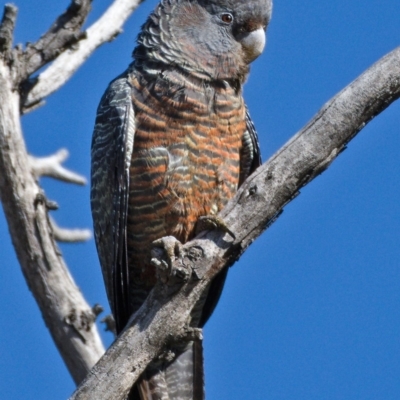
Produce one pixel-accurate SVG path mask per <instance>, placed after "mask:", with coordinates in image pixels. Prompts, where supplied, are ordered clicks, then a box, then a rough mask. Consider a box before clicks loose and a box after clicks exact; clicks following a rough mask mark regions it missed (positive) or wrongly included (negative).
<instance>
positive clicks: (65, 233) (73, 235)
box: [49, 217, 92, 243]
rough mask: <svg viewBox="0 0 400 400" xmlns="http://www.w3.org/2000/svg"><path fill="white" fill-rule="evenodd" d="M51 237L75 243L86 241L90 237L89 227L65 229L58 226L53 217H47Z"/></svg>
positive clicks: (59, 240) (58, 240)
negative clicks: (51, 232) (51, 233)
mask: <svg viewBox="0 0 400 400" xmlns="http://www.w3.org/2000/svg"><path fill="white" fill-rule="evenodd" d="M49 220H50V225H51V229H52V231H53V237H54V239H55V240H56V241H57V242H64V243H77V242H86V241H87V240H89V239H90V238H91V237H92V232H91V231H90V229H65V228H60V227H59V226H58V225H57V223H56V222H55V221H54V219H53V218H51V217H49Z"/></svg>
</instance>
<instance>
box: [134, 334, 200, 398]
mask: <svg viewBox="0 0 400 400" xmlns="http://www.w3.org/2000/svg"><path fill="white" fill-rule="evenodd" d="M139 393H140V395H139ZM128 400H204V369H203V345H202V342H201V341H196V342H191V343H189V344H188V346H187V347H186V349H185V350H184V351H183V352H182V353H181V354H179V355H178V357H176V358H175V360H174V361H172V362H171V363H168V364H167V363H166V364H163V365H157V366H152V365H150V366H149V367H148V368H147V369H146V371H145V372H144V373H143V375H142V376H141V378H140V380H139V382H138V384H137V385H135V386H134V387H133V388H132V390H131V393H130V394H129V398H128Z"/></svg>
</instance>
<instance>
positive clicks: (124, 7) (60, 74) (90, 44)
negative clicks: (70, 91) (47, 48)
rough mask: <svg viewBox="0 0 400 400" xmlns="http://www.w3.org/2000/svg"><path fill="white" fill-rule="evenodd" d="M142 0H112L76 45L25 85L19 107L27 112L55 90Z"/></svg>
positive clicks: (118, 28) (118, 29) (111, 36)
mask: <svg viewBox="0 0 400 400" xmlns="http://www.w3.org/2000/svg"><path fill="white" fill-rule="evenodd" d="M141 2H142V0H115V1H114V2H113V3H112V4H111V6H110V7H109V8H108V9H107V11H106V12H105V13H104V14H103V15H102V17H101V18H100V19H98V20H97V21H96V22H95V23H94V24H93V25H92V26H90V27H89V28H88V29H87V31H86V38H84V39H82V40H80V42H79V46H76V47H75V48H72V49H71V48H69V49H68V50H67V51H65V52H63V53H62V54H60V55H59V57H58V58H57V60H55V61H54V62H53V63H52V64H51V65H50V66H49V67H48V68H47V69H46V70H44V71H43V72H42V73H41V74H40V75H39V76H38V77H37V78H36V79H35V81H34V82H32V83H33V85H32V86H31V87H30V88H29V92H27V96H26V98H25V99H24V101H23V103H22V106H21V109H22V110H23V112H28V111H30V109H31V107H34V106H35V105H36V104H38V103H40V102H41V101H42V100H43V99H44V98H45V97H47V96H48V95H50V94H51V93H53V92H55V91H56V90H58V89H59V88H60V87H61V86H62V85H64V84H65V82H66V81H67V80H68V79H69V78H70V77H71V76H72V75H73V74H74V72H75V71H76V70H77V69H78V68H79V67H80V66H81V65H82V64H83V63H84V62H85V61H86V60H87V58H88V57H89V56H90V55H91V54H92V53H93V52H94V51H95V50H96V49H97V48H98V47H99V46H101V45H102V44H104V43H105V42H109V41H111V40H113V39H114V38H115V37H116V36H117V35H118V34H119V33H121V31H122V26H123V24H124V23H125V21H126V20H127V19H128V17H129V16H130V15H131V14H132V13H133V12H134V11H135V9H136V8H137V7H138V5H139V4H140V3H141Z"/></svg>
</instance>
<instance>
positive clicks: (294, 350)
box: [0, 0, 400, 400]
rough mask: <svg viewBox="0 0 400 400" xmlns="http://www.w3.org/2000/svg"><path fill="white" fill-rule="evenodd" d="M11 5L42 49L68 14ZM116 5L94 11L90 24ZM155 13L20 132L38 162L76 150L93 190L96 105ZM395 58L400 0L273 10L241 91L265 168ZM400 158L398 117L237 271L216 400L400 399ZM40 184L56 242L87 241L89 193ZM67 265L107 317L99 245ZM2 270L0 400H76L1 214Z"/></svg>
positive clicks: (288, 215)
mask: <svg viewBox="0 0 400 400" xmlns="http://www.w3.org/2000/svg"><path fill="white" fill-rule="evenodd" d="M15 2H16V4H17V6H18V7H19V8H20V11H19V18H18V23H17V29H16V41H17V42H26V41H35V40H36V39H37V38H38V37H39V35H40V34H42V33H43V32H44V31H45V30H46V29H47V28H48V26H49V25H50V23H52V21H53V20H54V18H55V17H56V16H57V15H58V14H59V13H60V12H61V11H63V10H64V9H65V8H66V6H67V5H68V1H67V0H65V1H57V2H55V1H52V0H36V1H31V0H16V1H15ZM108 4H109V1H105V0H95V1H94V3H93V13H92V15H91V17H90V21H93V20H94V19H95V18H96V17H98V16H99V15H100V14H101V13H102V12H103V11H104V9H105V8H106V7H107V5H108ZM155 4H156V2H155V1H153V0H152V1H147V2H145V3H144V4H143V5H142V6H141V8H140V10H138V11H137V12H136V13H135V14H134V15H133V17H132V18H131V19H130V20H129V22H128V24H127V25H126V26H125V29H124V33H123V34H122V35H121V36H120V37H118V38H117V40H115V41H114V42H112V43H111V44H107V45H105V46H103V47H102V48H101V49H99V50H98V51H97V52H96V53H95V54H94V55H93V56H92V57H91V58H90V60H89V61H88V62H87V63H86V64H85V65H84V66H83V67H82V68H81V69H80V70H79V71H78V73H77V74H76V75H75V76H74V77H73V78H72V79H71V80H70V81H69V82H68V83H67V85H65V86H64V87H63V88H62V89H61V90H59V91H58V92H57V93H56V94H55V95H53V96H51V97H50V98H49V99H48V101H47V105H46V106H44V107H42V108H41V109H39V110H37V111H35V112H33V113H32V114H29V115H27V116H25V117H24V118H23V128H24V131H25V137H26V141H27V145H28V149H29V151H30V152H31V153H33V154H34V155H42V156H43V155H47V154H50V153H53V152H55V151H56V150H58V149H59V148H61V147H67V148H68V149H69V150H70V152H71V157H70V159H69V160H68V161H67V163H66V165H67V166H68V167H69V168H71V169H73V170H75V171H77V172H79V173H81V174H84V175H85V176H87V177H88V176H89V165H90V160H89V154H90V141H91V132H92V128H93V121H94V117H95V111H96V107H97V104H98V102H99V99H100V97H101V95H102V93H103V91H104V90H105V88H106V86H107V84H108V82H109V81H110V80H111V79H112V78H114V77H115V76H116V75H117V74H119V73H120V72H122V71H123V70H124V69H125V68H126V66H127V65H128V63H129V62H130V60H131V58H130V55H131V52H132V49H133V47H134V42H135V38H136V35H137V32H138V29H139V27H140V25H141V24H142V23H143V22H144V20H145V18H146V16H147V15H148V13H149V12H150V11H151V10H152V9H153V8H154V6H155ZM90 21H89V22H90ZM399 45H400V2H399V0H385V1H378V0H365V1H363V2H356V1H354V2H349V1H345V0H335V1H331V0H329V1H327V0H326V1H311V0H308V1H307V0H304V1H301V2H299V1H296V0H275V4H274V13H273V18H272V22H271V25H270V27H269V31H268V44H267V48H266V52H265V53H264V54H263V55H262V57H260V59H259V60H257V61H256V62H255V63H254V65H253V67H252V71H251V76H250V79H249V81H248V83H247V84H246V87H245V97H246V99H247V103H248V105H249V108H250V111H251V114H252V117H253V119H254V121H255V124H256V127H257V129H258V131H259V135H260V141H261V148H262V153H263V158H264V160H266V159H268V158H269V157H270V156H271V155H272V154H273V153H274V152H275V151H277V150H278V149H279V148H280V146H282V145H283V144H284V143H285V142H286V141H287V140H288V139H289V138H290V137H291V136H292V135H293V134H294V133H295V132H296V131H297V130H299V129H300V128H301V127H302V126H303V125H304V124H305V123H306V122H307V121H308V120H309V119H310V118H311V117H312V116H313V115H314V114H315V113H316V112H317V111H318V109H319V108H320V107H321V106H322V105H323V104H324V103H325V102H326V101H327V100H328V99H329V98H331V97H332V96H333V95H335V94H336V93H337V92H338V91H339V90H341V89H342V88H343V87H344V86H345V85H347V84H348V83H350V82H351V81H352V80H353V79H354V78H356V77H357V76H358V75H359V74H360V73H361V72H362V71H364V70H365V69H366V68H367V67H369V66H370V65H371V64H372V63H374V62H375V61H376V60H378V59H379V58H380V57H381V56H383V55H384V54H386V53H387V52H389V51H390V50H392V49H394V48H395V47H396V46H399ZM399 155H400V103H399V102H397V103H395V104H394V105H392V106H391V107H390V108H389V109H388V110H386V111H385V112H384V113H383V114H381V115H380V116H379V117H377V118H376V119H375V120H374V121H372V122H371V123H370V124H369V125H368V126H367V127H366V128H365V129H364V130H363V131H362V132H361V133H360V134H359V135H358V136H357V137H356V139H354V140H353V141H352V142H351V143H350V144H349V146H348V149H347V150H346V151H345V152H344V153H343V154H341V156H340V157H339V159H338V160H336V161H335V162H334V163H333V165H332V166H331V167H330V168H329V169H328V170H327V171H326V172H324V173H323V174H322V175H321V176H320V177H318V178H317V179H316V180H315V181H313V182H312V183H311V184H310V185H308V186H307V187H306V188H304V189H303V190H302V192H301V195H300V196H299V197H297V198H296V199H295V200H294V201H293V202H292V203H291V204H289V205H288V206H287V207H286V208H285V211H284V213H283V214H282V216H281V217H280V218H279V219H278V221H277V222H276V223H275V224H274V225H273V226H272V227H271V228H270V229H269V230H268V231H267V232H265V233H264V234H263V235H262V237H261V238H259V239H258V240H257V241H256V242H255V243H254V244H253V245H252V246H251V248H250V249H249V250H248V251H247V252H246V254H245V255H244V256H243V257H242V259H241V260H240V261H239V262H238V263H237V264H235V265H234V267H233V268H231V270H230V274H229V278H228V281H227V284H226V287H225V291H224V294H223V296H222V299H221V301H220V304H219V306H218V308H217V310H216V312H215V314H214V315H213V317H212V318H211V320H210V321H209V323H208V324H207V326H206V328H205V359H206V361H205V363H206V391H207V398H208V399H209V400H237V399H240V400H243V399H261V400H263V399H274V400H275V399H276V400H278V399H279V400H280V399H296V400H297V399H307V400H311V399H315V400H322V399H365V400H366V399H400V378H399V377H400V243H399V234H398V231H399V229H400V204H399V200H398V199H399V197H400V185H399V176H400V163H399ZM42 183H43V186H44V188H45V190H46V193H47V195H48V197H49V198H50V199H52V200H56V201H57V202H58V203H59V205H60V210H59V211H57V212H55V213H53V216H54V217H55V219H56V220H57V222H58V223H59V224H60V225H61V226H65V227H90V226H91V215H90V209H89V187H85V188H81V187H75V186H72V185H66V184H63V183H60V182H54V181H53V180H50V179H43V181H42ZM62 251H63V254H64V256H65V258H66V261H67V264H68V265H69V267H70V269H71V272H72V274H73V276H74V278H75V279H76V281H77V283H78V285H79V286H80V287H81V289H82V291H83V293H84V295H85V296H86V298H87V300H88V301H89V303H90V304H94V303H101V304H103V305H105V306H107V301H106V297H105V292H104V289H103V283H102V278H101V275H100V269H99V264H98V260H97V255H96V252H95V247H94V241H93V240H91V241H90V242H88V243H86V244H78V245H63V246H62ZM0 254H1V267H0V304H1V307H0V320H1V328H0V393H1V396H0V397H1V398H2V399H21V398H26V399H43V400H44V399H49V400H50V399H52V400H53V399H65V398H67V397H68V396H69V395H70V394H71V393H72V391H73V389H74V384H73V382H72V380H71V378H70V377H69V375H68V372H67V370H66V368H65V367H64V364H63V361H62V360H61V358H60V357H59V355H58V353H57V351H56V349H55V347H54V345H53V343H52V340H51V338H50V335H49V334H48V332H47V330H46V328H45V326H44V323H43V321H42V318H41V315H40V313H39V310H38V308H37V306H36V304H35V302H34V300H33V298H32V295H31V294H30V292H29V291H28V289H27V287H26V284H25V282H24V279H23V277H22V273H21V271H20V269H19V266H18V263H17V261H16V258H15V255H14V251H13V248H12V246H11V242H10V239H9V236H8V230H7V226H6V223H5V220H4V217H3V215H2V213H0ZM107 308H108V306H107ZM101 329H103V328H101ZM103 337H104V341H105V342H106V343H107V344H109V343H110V342H111V341H112V337H111V335H110V334H109V333H104V334H103Z"/></svg>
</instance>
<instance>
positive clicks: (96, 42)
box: [0, 0, 139, 384]
mask: <svg viewBox="0 0 400 400" xmlns="http://www.w3.org/2000/svg"><path fill="white" fill-rule="evenodd" d="M138 4H139V1H136V0H115V1H114V2H113V3H112V4H111V6H110V7H109V9H108V10H107V11H106V13H105V14H104V15H103V16H102V17H101V18H100V19H99V20H98V21H97V22H95V23H94V24H93V25H92V26H91V27H89V29H88V30H87V31H86V32H85V31H82V26H83V24H84V22H85V20H86V17H87V15H88V13H89V11H90V6H91V0H71V3H70V6H69V7H68V9H67V10H66V11H65V12H64V13H63V14H62V15H60V16H59V17H58V18H57V19H56V21H55V22H54V23H53V24H52V26H51V27H50V29H49V30H48V32H46V33H45V34H44V35H42V36H41V37H40V38H39V39H38V40H37V41H36V42H34V43H31V44H28V45H27V46H26V49H23V47H22V46H20V45H19V46H16V47H15V48H14V49H13V44H12V43H13V30H14V26H15V21H16V16H17V8H16V7H15V6H13V5H11V4H8V5H6V6H5V8H4V14H3V18H2V21H1V23H0V199H1V202H2V205H3V209H4V213H5V216H6V219H7V223H8V227H9V231H10V234H11V239H12V243H13V245H14V248H15V251H16V254H17V257H18V260H19V263H20V265H21V268H22V271H23V274H24V276H25V279H26V282H27V284H28V286H29V288H30V290H31V291H32V294H33V295H34V297H35V300H36V301H37V303H38V305H39V308H40V310H41V313H42V316H43V319H44V321H45V323H46V326H47V327H48V329H49V331H50V333H51V335H52V337H53V340H54V342H55V344H56V346H57V348H58V350H59V352H60V355H61V357H62V358H63V360H64V362H65V364H66V365H67V367H68V369H69V372H70V373H71V375H72V377H73V379H74V380H75V382H76V383H77V384H78V383H80V382H81V381H82V380H83V378H84V377H85V376H86V374H87V372H88V371H89V370H90V369H91V368H92V366H93V365H94V364H95V363H96V362H97V360H98V359H99V358H100V357H101V355H102V354H103V353H104V347H103V344H102V342H101V339H100V336H99V334H98V331H97V328H96V325H95V324H94V320H95V318H96V313H95V312H94V311H93V310H92V308H91V307H90V306H89V305H88V304H87V302H86V300H85V299H84V297H83V295H82V293H81V292H80V290H79V288H78V287H77V286H76V284H75V282H74V280H73V278H72V276H71V275H70V273H69V271H68V268H67V266H66V264H65V262H64V260H63V258H62V255H61V252H60V250H59V248H58V246H57V244H56V240H68V241H77V240H83V239H85V238H88V236H89V235H88V232H87V231H82V230H81V231H66V230H61V229H57V227H56V226H55V225H54V224H52V221H51V220H50V219H49V216H48V210H49V209H51V208H54V203H52V202H49V201H48V200H47V199H46V197H45V195H44V193H43V190H42V189H41V187H40V185H39V183H38V179H39V177H40V176H42V175H48V176H51V177H52V178H55V179H60V180H63V181H66V182H69V183H77V184H84V183H85V180H84V179H83V178H82V177H81V176H79V175H77V174H75V173H72V172H71V171H68V170H66V169H65V168H63V167H62V166H61V162H62V161H63V160H64V159H65V157H66V156H67V153H66V152H65V151H62V152H58V153H57V154H55V155H54V156H51V157H48V158H42V159H39V158H34V157H31V156H29V155H28V151H27V149H26V145H25V141H24V138H23V132H22V128H21V123H20V114H21V113H23V112H26V111H27V110H28V109H30V110H32V109H33V108H34V107H35V106H37V105H38V103H40V102H41V101H42V100H44V99H45V97H46V96H48V95H49V94H50V93H52V92H54V91H55V90H57V89H58V88H59V87H61V86H62V85H63V84H64V83H65V82H66V81H67V80H68V78H69V77H70V76H71V75H72V74H73V72H75V70H76V69H77V68H78V67H79V66H80V65H81V64H82V63H83V62H84V61H85V60H86V59H87V58H88V57H89V56H90V54H92V53H93V51H94V50H95V49H96V48H97V47H98V46H100V45H101V44H103V43H104V42H106V41H109V40H111V39H112V38H114V37H115V36H116V35H117V34H118V33H119V32H120V30H121V27H122V25H123V23H124V22H125V21H126V19H127V18H128V17H129V15H130V14H131V13H132V12H133V10H134V9H135V8H136V7H137V5H138ZM61 57H62V58H61ZM49 63H51V64H50V66H49V67H47V68H46V69H45V70H44V71H43V72H42V73H40V74H39V76H38V77H35V76H32V74H34V73H35V72H36V71H38V70H39V69H40V68H43V67H46V65H47V64H49ZM35 90H36V91H35ZM35 93H36V94H35ZM29 96H30V97H29Z"/></svg>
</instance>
